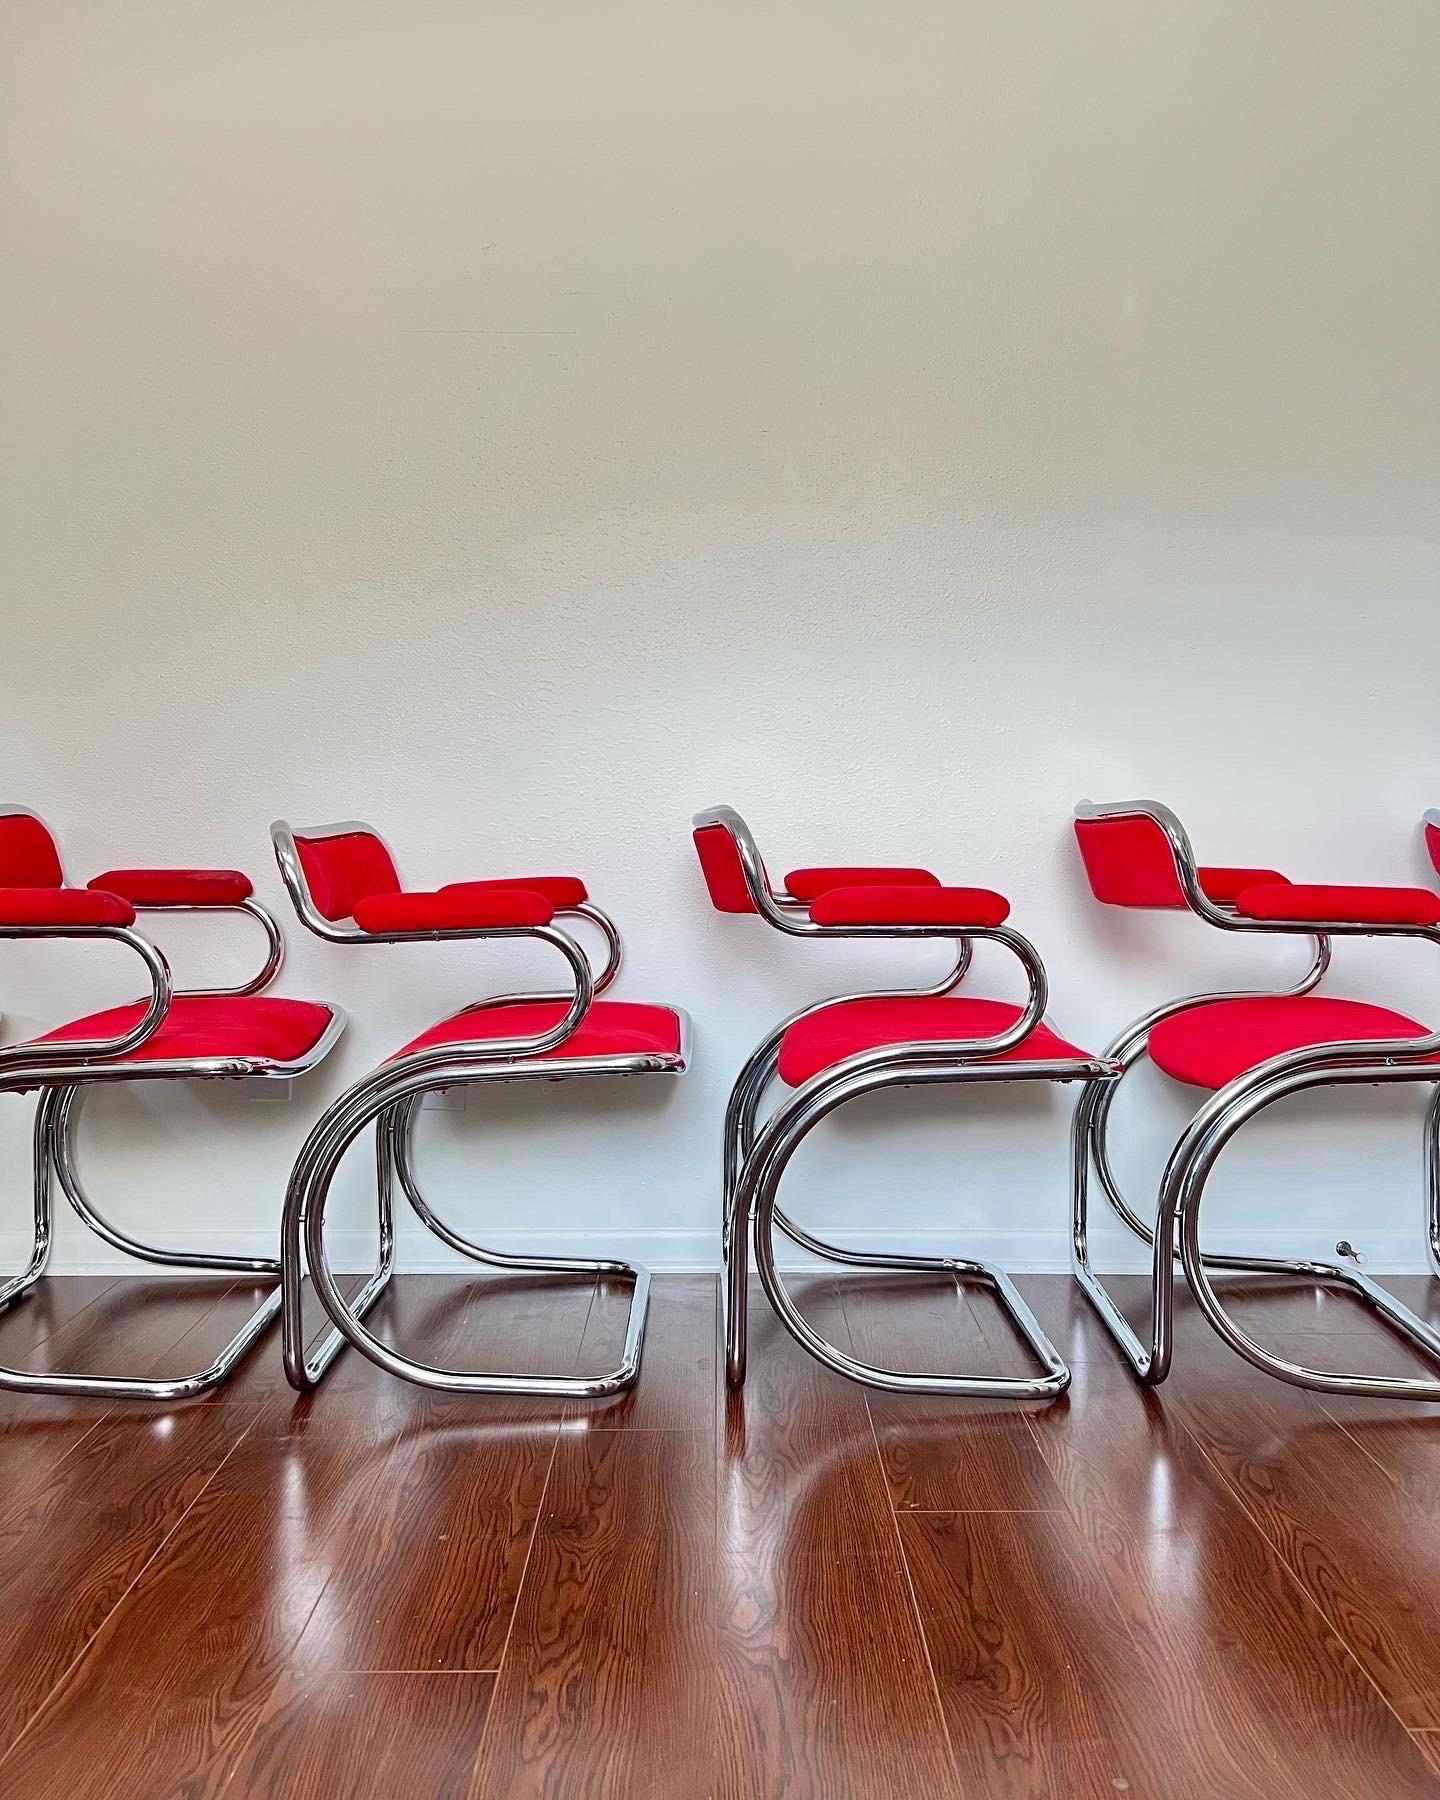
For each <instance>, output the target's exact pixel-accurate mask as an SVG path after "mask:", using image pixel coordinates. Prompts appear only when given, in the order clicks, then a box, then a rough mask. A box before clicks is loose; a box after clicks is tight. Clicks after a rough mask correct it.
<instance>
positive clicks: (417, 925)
mask: <svg viewBox="0 0 1440 1800" xmlns="http://www.w3.org/2000/svg"><path fill="white" fill-rule="evenodd" d="M351 917H352V918H353V919H354V921H355V923H356V924H357V925H358V926H359V927H360V929H361V930H362V931H373V932H391V931H488V930H495V929H503V928H505V927H507V926H510V927H518V926H526V925H548V924H549V923H550V921H551V920H552V919H553V918H554V917H555V908H554V907H553V906H552V905H551V904H550V902H549V901H548V900H547V899H546V898H545V896H544V895H543V894H536V893H532V892H530V891H529V890H527V889H525V888H497V889H495V890H494V892H492V893H482V894H476V893H470V892H468V891H466V890H465V889H464V888H442V889H440V890H439V891H438V892H437V893H433V894H370V895H368V896H367V897H366V898H365V899H364V900H357V901H356V902H355V911H354V912H353V913H352V914H351Z"/></svg>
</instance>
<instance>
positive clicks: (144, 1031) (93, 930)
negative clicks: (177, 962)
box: [0, 925, 175, 1078]
mask: <svg viewBox="0 0 1440 1800" xmlns="http://www.w3.org/2000/svg"><path fill="white" fill-rule="evenodd" d="M0 937H5V938H79V939H81V940H82V941H93V940H95V939H97V938H110V939H113V940H114V941H115V942H117V943H121V944H128V945H129V947H130V948H131V949H132V950H133V951H134V952H135V953H136V955H137V956H139V957H140V959H141V961H142V962H143V963H144V964H145V967H146V969H147V970H148V971H149V975H150V987H151V993H150V1003H149V1005H148V1006H147V1007H146V1008H145V1011H144V1013H143V1014H142V1016H141V1017H140V1019H139V1020H138V1022H137V1023H136V1024H135V1025H133V1026H132V1027H131V1029H130V1030H129V1031H127V1032H124V1033H123V1034H122V1035H121V1036H119V1037H114V1038H69V1039H66V1040H65V1041H64V1043H63V1044H57V1043H56V1042H54V1041H53V1040H52V1041H51V1042H50V1043H45V1044H39V1043H36V1044H14V1045H11V1046H10V1048H8V1049H3V1050H0V1078H3V1076H4V1074H5V1073H6V1072H7V1071H8V1070H11V1069H15V1070H21V1069H25V1068H33V1067H34V1066H36V1065H37V1064H46V1063H53V1062H54V1061H55V1058H56V1054H57V1051H58V1052H62V1053H63V1055H64V1057H65V1059H66V1060H67V1061H80V1060H83V1059H84V1058H87V1057H94V1058H96V1059H97V1060H99V1059H107V1058H110V1057H117V1056H128V1055H129V1054H130V1052H131V1051H132V1050H138V1049H139V1048H140V1046H141V1045H142V1044H144V1043H146V1042H147V1041H148V1040H149V1039H150V1038H152V1037H154V1035H155V1033H156V1032H157V1031H158V1030H159V1029H160V1025H161V1021H162V1020H163V1019H164V1017H165V1013H166V1010H167V1008H168V1007H169V1005H170V1000H171V997H172V995H173V994H174V991H175V990H174V982H173V980H172V978H171V974H170V965H169V963H168V962H166V960H165V957H164V954H163V953H162V952H161V951H160V950H159V949H158V948H157V947H156V946H155V945H154V944H152V943H151V942H150V941H149V939H148V938H144V937H142V936H141V935H140V933H139V932H138V931H135V930H133V929H132V928H131V927H130V926H128V925H5V926H0Z"/></svg>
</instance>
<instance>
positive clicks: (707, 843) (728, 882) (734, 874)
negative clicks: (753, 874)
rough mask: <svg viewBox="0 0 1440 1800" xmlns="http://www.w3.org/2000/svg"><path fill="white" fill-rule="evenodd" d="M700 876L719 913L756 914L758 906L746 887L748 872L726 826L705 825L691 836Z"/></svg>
mask: <svg viewBox="0 0 1440 1800" xmlns="http://www.w3.org/2000/svg"><path fill="white" fill-rule="evenodd" d="M692 836H693V837H694V839H695V854H696V855H697V856H698V857H699V858H700V873H701V874H702V875H703V876H704V877H705V886H706V887H707V888H708V889H709V890H710V904H711V905H712V906H713V907H714V908H715V910H716V912H727V913H753V912H754V911H755V910H756V907H755V902H754V901H753V900H752V899H751V898H750V890H749V888H747V887H746V885H745V868H744V865H743V863H742V862H741V861H740V852H739V851H738V850H737V849H736V848H735V840H734V838H733V837H731V835H730V833H729V832H728V831H727V830H726V829H725V827H724V826H723V825H702V826H701V827H700V828H699V830H698V831H695V832H693V833H692Z"/></svg>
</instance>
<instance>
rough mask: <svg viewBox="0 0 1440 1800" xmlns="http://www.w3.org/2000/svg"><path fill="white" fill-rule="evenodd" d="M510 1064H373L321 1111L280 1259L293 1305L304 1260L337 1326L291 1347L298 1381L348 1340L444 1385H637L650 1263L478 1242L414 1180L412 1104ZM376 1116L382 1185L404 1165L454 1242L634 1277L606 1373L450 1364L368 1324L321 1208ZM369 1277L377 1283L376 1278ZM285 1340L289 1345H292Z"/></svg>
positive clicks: (435, 1226)
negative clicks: (304, 1348)
mask: <svg viewBox="0 0 1440 1800" xmlns="http://www.w3.org/2000/svg"><path fill="white" fill-rule="evenodd" d="M508 1073H509V1072H508V1071H507V1070H506V1069H505V1068H504V1067H503V1065H502V1066H498V1067H496V1068H494V1069H486V1070H481V1071H477V1070H476V1069H474V1068H473V1067H468V1068H464V1069H454V1070H440V1071H438V1072H437V1071H429V1070H422V1071H418V1072H414V1071H412V1072H410V1073H405V1074H401V1075H400V1076H398V1077H397V1076H394V1075H393V1074H391V1072H390V1071H389V1070H387V1069H386V1068H383V1067H382V1068H381V1069H379V1070H377V1071H376V1072H375V1073H374V1074H373V1075H371V1076H369V1077H367V1078H366V1079H364V1080H362V1081H361V1082H359V1083H357V1084H356V1086H355V1087H353V1088H351V1089H350V1090H349V1092H348V1093H346V1094H343V1095H341V1097H340V1099H339V1100H337V1101H336V1102H335V1103H334V1104H333V1105H332V1106H331V1107H330V1109H329V1110H328V1111H327V1112H326V1113H325V1114H324V1115H323V1117H322V1118H321V1119H320V1121H319V1123H318V1124H317V1125H316V1127H315V1129H314V1130H313V1131H312V1132H311V1134H310V1137H309V1139H308V1140H307V1141H306V1144H305V1146H304V1148H303V1149H302V1151H301V1153H300V1158H299V1160H298V1161H297V1163H296V1165H295V1172H294V1174H293V1176H292V1178H291V1186H290V1194H289V1197H288V1199H287V1202H286V1237H285V1246H284V1260H285V1262H286V1266H287V1269H288V1270H290V1271H291V1276H290V1284H291V1291H292V1293H294V1294H295V1296H296V1299H295V1300H294V1301H293V1302H292V1306H291V1311H292V1315H293V1314H294V1313H296V1312H298V1295H299V1289H300V1281H299V1277H298V1271H299V1269H300V1268H301V1267H302V1257H303V1267H304V1269H305V1271H306V1272H307V1273H308V1274H309V1277H310V1279H311V1281H312V1283H313V1284H314V1288H315V1293H316V1296H317V1298H318V1299H319V1301H320V1303H321V1305H322V1306H323V1307H324V1309H325V1311H326V1313H327V1314H328V1316H329V1318H330V1321H331V1324H332V1326H333V1327H334V1329H333V1331H332V1332H331V1334H330V1336H329V1337H328V1338H327V1340H326V1344H325V1346H324V1348H323V1350H322V1352H321V1357H323V1361H322V1360H321V1358H316V1359H314V1360H313V1361H311V1362H310V1363H306V1362H305V1361H304V1359H303V1356H301V1357H298V1358H297V1357H293V1356H291V1355H289V1354H287V1361H286V1371H287V1374H288V1375H289V1377H290V1380H291V1383H292V1385H294V1386H295V1387H297V1388H301V1389H302V1391H303V1390H305V1389H308V1388H313V1387H314V1386H315V1385H316V1383H317V1382H318V1381H319V1379H320V1377H321V1376H322V1375H323V1374H324V1372H325V1369H326V1368H327V1367H328V1366H329V1363H330V1362H331V1361H333V1359H334V1356H335V1354H336V1351H337V1350H338V1349H339V1347H340V1344H341V1343H342V1342H344V1343H349V1344H351V1345H352V1346H353V1347H354V1348H355V1349H357V1350H359V1351H360V1352H361V1354H362V1355H364V1356H367V1357H368V1358H369V1359H370V1361H371V1362H373V1363H376V1364H377V1365H378V1366H379V1367H380V1368H382V1369H385V1370H386V1371H387V1372H388V1373H389V1374H391V1375H396V1376H398V1377H399V1378H400V1379H401V1380H404V1381H411V1382H415V1383H416V1384H417V1385H419V1386H421V1387H428V1388H434V1389H437V1390H440V1391H442V1392H446V1393H481V1394H535V1395H548V1396H554V1397H557V1398H576V1399H588V1398H598V1397H602V1396H607V1395H611V1394H618V1393H621V1392H623V1391H624V1390H625V1389H626V1388H629V1387H632V1386H633V1385H634V1383H635V1380H636V1378H637V1377H638V1375H639V1372H640V1358H641V1354H642V1351H643V1348H644V1340H645V1322H646V1316H647V1313H648V1309H649V1302H650V1272H649V1270H648V1269H646V1268H645V1267H644V1266H643V1265H642V1264H639V1263H630V1262H623V1261H620V1260H618V1259H617V1260H614V1261H599V1260H596V1259H591V1258H557V1257H550V1258H539V1259H536V1258H518V1257H517V1258H512V1257H509V1256H506V1255H505V1254H504V1253H502V1252H493V1251H486V1250H482V1249H481V1248H480V1246H478V1245H476V1244H473V1243H471V1242H470V1240H469V1239H468V1238H464V1237H462V1236H460V1234H459V1233H458V1232H454V1231H452V1230H451V1229H450V1227H449V1226H447V1225H446V1224H445V1223H444V1221H443V1220H441V1219H440V1218H439V1217H438V1216H437V1215H436V1214H435V1213H434V1212H433V1210H432V1209H431V1208H430V1207H429V1205H428V1203H427V1202H426V1201H425V1199H424V1196H423V1194H422V1193H421V1191H420V1188H419V1184H418V1182H417V1181H416V1180H415V1175H414V1169H413V1163H412V1161H411V1156H410V1149H411V1146H410V1142H409V1131H410V1128H411V1126H412V1124H413V1118H414V1112H415V1110H416V1109H417V1108H418V1106H419V1103H420V1101H421V1100H422V1099H423V1097H424V1095H425V1093H427V1092H428V1091H429V1090H430V1089H431V1088H435V1087H444V1086H451V1085H454V1084H456V1083H458V1082H460V1081H466V1082H480V1081H486V1080H489V1081H503V1080H505V1079H507V1077H508ZM371 1121H374V1122H375V1125H376V1146H377V1158H378V1159H379V1164H378V1166H379V1167H380V1168H381V1169H382V1170H383V1173H382V1176H381V1191H382V1193H383V1194H384V1195H385V1196H386V1200H385V1201H384V1202H382V1204H385V1205H388V1195H389V1183H390V1176H391V1174H392V1173H394V1174H398V1176H399V1178H400V1181H401V1184H402V1186H403V1187H404V1189H405V1192H406V1197H407V1199H408V1200H409V1201H410V1203H411V1205H412V1206H413V1207H414V1208H415V1211H416V1213H417V1215H418V1216H419V1217H420V1218H421V1220H422V1221H423V1222H424V1223H425V1224H426V1225H427V1227H428V1228H429V1229H430V1230H432V1231H434V1232H435V1234H436V1236H437V1237H439V1238H440V1239H441V1240H442V1241H443V1242H445V1243H447V1244H449V1245H450V1246H451V1248H453V1249H456V1250H458V1251H460V1253H461V1254H462V1255H465V1256H469V1257H471V1258H473V1259H475V1260H477V1261H482V1262H490V1263H494V1264H496V1265H497V1266H501V1267H506V1268H515V1269H520V1268H524V1269H531V1270H537V1269H538V1270H540V1271H542V1272H551V1273H583V1274H589V1275H593V1274H615V1275H621V1276H624V1277H626V1278H628V1279H629V1280H631V1281H632V1282H633V1284H634V1286H633V1291H632V1294H631V1300H630V1311H629V1315H628V1317H627V1320H626V1327H625V1341H624V1346H623V1349H622V1352H621V1359H620V1363H619V1365H618V1366H617V1367H616V1368H614V1369H612V1370H610V1371H608V1372H606V1373H604V1374H601V1375H594V1376H585V1375H539V1374H489V1373H479V1372H477V1371H474V1370H466V1369H447V1368H443V1367H440V1366H437V1365H436V1364H433V1363H427V1362H424V1361H422V1360H420V1359H419V1358H416V1357H411V1356H406V1355H403V1354H402V1353H401V1352H400V1351H398V1350H395V1349H394V1348H392V1347H391V1346H390V1345H389V1344H385V1343H382V1342H381V1340H380V1339H378V1338H377V1337H375V1336H374V1334H373V1333H372V1332H370V1331H369V1330H367V1329H366V1327H365V1324H364V1322H363V1320H364V1309H363V1308H362V1304H361V1302H364V1301H365V1300H366V1295H367V1294H368V1293H369V1289H368V1288H367V1289H366V1290H364V1291H362V1294H361V1295H360V1296H359V1298H358V1299H357V1300H355V1301H347V1300H346V1298H345V1296H344V1295H343V1294H342V1293H341V1291H340V1288H339V1285H338V1284H337V1282H336V1280H335V1276H334V1273H333V1272H332V1270H331V1268H330V1266H329V1261H328V1259H327V1256H326V1251H325V1208H326V1203H327V1201H328V1198H329V1192H330V1187H331V1183H332V1181H333V1179H334V1175H335V1171H336V1169H337V1168H338V1166H339V1163H340V1159H341V1157H342V1156H343V1155H344V1154H345V1151H346V1150H347V1149H348V1148H349V1146H350V1144H351V1143H353V1142H354V1140H355V1138H356V1137H357V1136H358V1135H359V1133H360V1132H361V1131H362V1130H364V1128H365V1127H366V1125H368V1124H369V1123H371ZM392 1250H393V1240H389V1239H387V1241H386V1244H385V1246H384V1250H383V1254H382V1260H384V1261H385V1262H386V1267H385V1275H386V1277H387V1278H388V1274H389V1266H388V1265H389V1259H390V1257H391V1254H392ZM379 1274H380V1271H379V1270H377V1272H376V1277H374V1278H372V1283H371V1286H374V1284H375V1281H376V1280H378V1279H379ZM287 1348H288V1347H287Z"/></svg>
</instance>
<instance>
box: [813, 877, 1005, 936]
mask: <svg viewBox="0 0 1440 1800" xmlns="http://www.w3.org/2000/svg"><path fill="white" fill-rule="evenodd" d="M1009 916H1010V902H1009V901H1008V900H1007V899H1006V898H1005V896H1004V895H1003V894H997V893H994V892H992V890H991V889H989V888H968V887H939V886H936V887H921V886H915V887H837V888H828V889H827V890H826V891H825V892H824V893H823V894H821V895H820V896H819V898H818V899H817V900H816V901H815V903H814V904H813V905H812V906H811V908H810V917H811V918H812V919H813V920H814V922H815V923H816V924H817V925H969V926H973V927H975V928H976V929H977V930H983V929H984V928H985V927H986V926H991V925H1003V924H1004V923H1005V921H1006V919H1008V918H1009Z"/></svg>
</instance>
